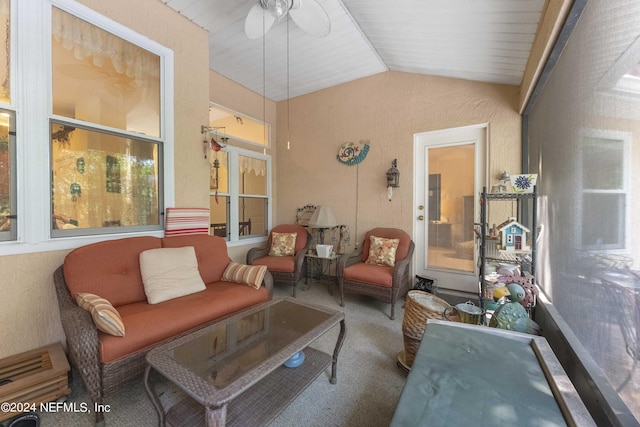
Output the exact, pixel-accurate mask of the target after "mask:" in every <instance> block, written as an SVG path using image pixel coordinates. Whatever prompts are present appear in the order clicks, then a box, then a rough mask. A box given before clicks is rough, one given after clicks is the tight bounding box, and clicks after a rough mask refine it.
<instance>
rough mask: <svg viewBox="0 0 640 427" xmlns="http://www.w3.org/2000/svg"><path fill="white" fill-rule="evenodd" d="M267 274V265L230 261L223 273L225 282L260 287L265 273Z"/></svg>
mask: <svg viewBox="0 0 640 427" xmlns="http://www.w3.org/2000/svg"><path fill="white" fill-rule="evenodd" d="M265 274H267V266H266V265H246V264H239V263H237V262H230V263H229V265H227V268H226V269H225V270H224V273H222V280H224V281H225V282H236V283H242V284H245V285H249V286H251V287H252V288H254V289H260V286H262V280H263V279H264V275H265Z"/></svg>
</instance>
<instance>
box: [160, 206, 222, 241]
mask: <svg viewBox="0 0 640 427" xmlns="http://www.w3.org/2000/svg"><path fill="white" fill-rule="evenodd" d="M210 222H211V220H210V219H209V208H167V214H166V219H165V225H164V235H165V236H188V235H191V234H209V227H210Z"/></svg>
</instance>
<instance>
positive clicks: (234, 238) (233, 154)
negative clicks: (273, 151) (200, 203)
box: [209, 125, 273, 247]
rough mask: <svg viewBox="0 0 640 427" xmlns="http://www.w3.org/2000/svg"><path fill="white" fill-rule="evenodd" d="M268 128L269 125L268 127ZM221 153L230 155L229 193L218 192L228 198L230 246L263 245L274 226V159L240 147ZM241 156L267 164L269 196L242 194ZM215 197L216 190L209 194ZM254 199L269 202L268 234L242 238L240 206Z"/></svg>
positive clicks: (228, 235)
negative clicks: (242, 198)
mask: <svg viewBox="0 0 640 427" xmlns="http://www.w3.org/2000/svg"><path fill="white" fill-rule="evenodd" d="M267 126H268V125H267ZM221 151H223V152H226V153H227V154H228V156H229V157H228V159H229V160H228V161H229V171H228V173H229V177H228V180H229V181H228V182H229V192H228V193H221V192H218V196H219V197H227V200H228V204H227V228H228V230H229V231H228V233H227V238H226V240H227V242H228V246H231V247H233V246H242V245H247V244H253V243H261V242H264V241H266V239H267V237H268V233H269V230H270V229H271V226H272V218H273V203H272V197H273V194H272V188H273V187H272V179H271V177H272V173H271V172H272V159H271V155H269V154H264V153H259V152H256V151H252V150H247V149H244V148H240V147H234V146H231V145H227V146H226V147H224V148H223V149H222V150H221ZM240 156H244V157H252V158H255V159H260V160H264V161H265V162H266V164H267V170H266V180H267V194H266V195H265V196H262V195H253V194H244V193H243V194H240V183H239V180H238V176H239V174H240ZM214 195H215V190H213V191H211V192H210V193H209V197H213V196H214ZM247 196H248V197H252V198H261V199H265V200H266V201H267V218H266V234H264V235H250V236H240V226H239V221H240V214H239V204H240V198H241V197H247Z"/></svg>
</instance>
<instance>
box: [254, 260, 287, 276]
mask: <svg viewBox="0 0 640 427" xmlns="http://www.w3.org/2000/svg"><path fill="white" fill-rule="evenodd" d="M252 265H266V266H267V270H269V271H282V272H286V273H293V271H294V270H295V267H296V261H295V257H292V256H265V257H262V258H256V259H254V260H253V263H252Z"/></svg>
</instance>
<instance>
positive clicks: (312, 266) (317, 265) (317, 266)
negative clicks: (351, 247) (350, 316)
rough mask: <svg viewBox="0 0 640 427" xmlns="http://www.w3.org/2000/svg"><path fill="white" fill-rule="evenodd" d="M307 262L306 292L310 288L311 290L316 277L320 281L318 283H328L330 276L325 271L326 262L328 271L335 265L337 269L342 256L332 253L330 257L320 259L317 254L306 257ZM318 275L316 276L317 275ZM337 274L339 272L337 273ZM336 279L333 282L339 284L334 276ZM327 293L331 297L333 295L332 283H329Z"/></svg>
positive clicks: (335, 277)
mask: <svg viewBox="0 0 640 427" xmlns="http://www.w3.org/2000/svg"><path fill="white" fill-rule="evenodd" d="M304 257H305V262H306V264H307V265H306V267H307V268H306V270H307V271H306V274H305V278H304V284H305V285H307V287H306V289H304V290H305V291H306V290H309V288H311V282H312V281H313V279H314V277H316V278H317V279H318V281H320V282H327V278H328V277H330V276H327V275H325V274H324V273H325V270H324V266H325V263H324V261H327V271H331V267H332V266H333V265H334V264H335V268H336V269H337V267H338V261H337V260H338V258H340V255H338V254H336V253H332V254H331V255H329V256H328V257H320V256H318V255H317V254H306V255H305V256H304ZM316 272H317V273H318V274H315V273H316ZM336 274H337V271H336ZM333 277H334V278H333V279H332V280H333V281H335V282H336V283H337V279H338V278H337V276H333ZM327 291H328V292H329V295H333V290H331V285H330V283H327Z"/></svg>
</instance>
